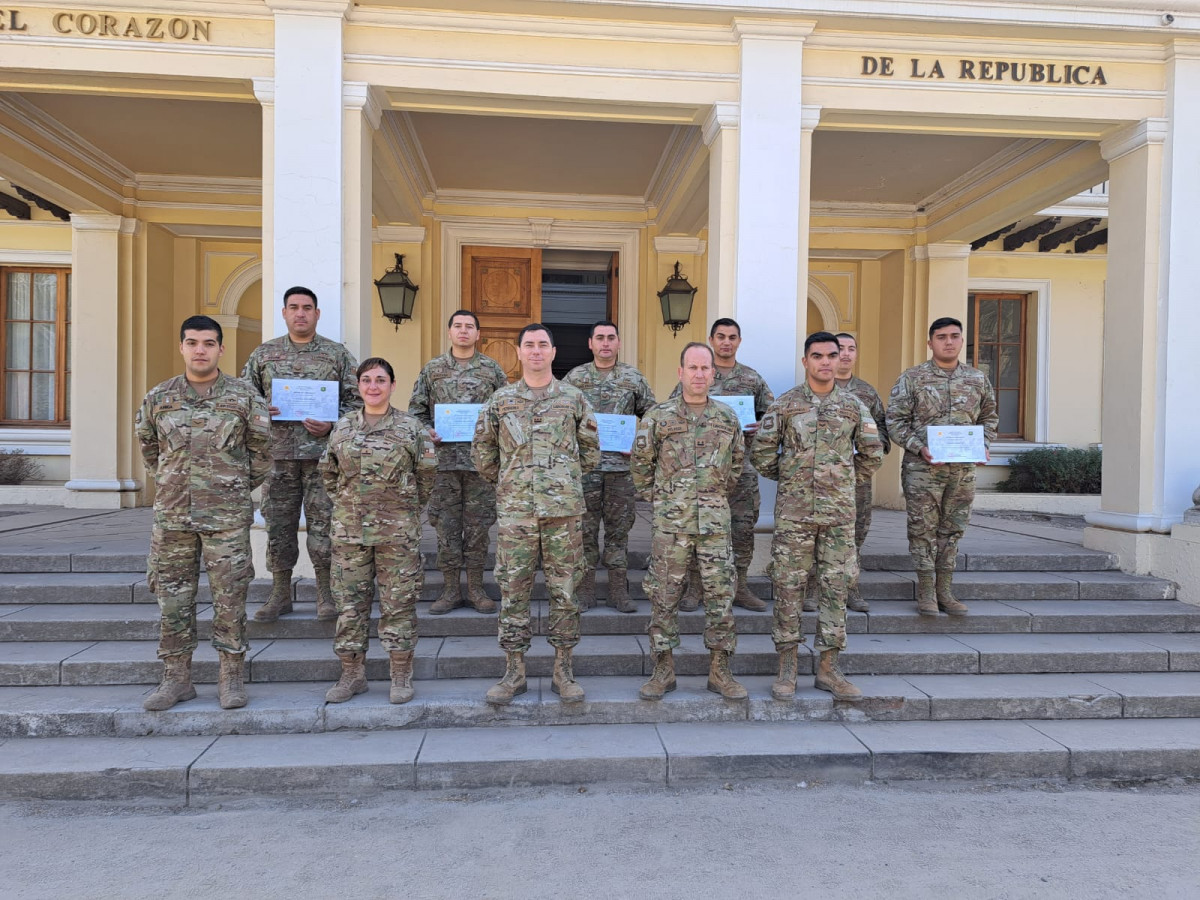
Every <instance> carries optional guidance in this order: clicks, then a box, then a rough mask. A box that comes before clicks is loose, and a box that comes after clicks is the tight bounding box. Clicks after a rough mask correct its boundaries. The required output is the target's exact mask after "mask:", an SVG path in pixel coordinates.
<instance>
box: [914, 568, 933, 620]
mask: <svg viewBox="0 0 1200 900" xmlns="http://www.w3.org/2000/svg"><path fill="white" fill-rule="evenodd" d="M917 612H919V613H920V614H921V615H923V616H936V615H937V614H938V604H937V597H936V596H935V595H934V592H933V573H932V572H918V573H917Z"/></svg>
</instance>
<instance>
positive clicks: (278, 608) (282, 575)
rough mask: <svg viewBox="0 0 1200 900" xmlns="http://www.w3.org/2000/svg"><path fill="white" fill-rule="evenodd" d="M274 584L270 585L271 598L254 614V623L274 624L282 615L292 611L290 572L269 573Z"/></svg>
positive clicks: (289, 570) (286, 570) (288, 570)
mask: <svg viewBox="0 0 1200 900" xmlns="http://www.w3.org/2000/svg"><path fill="white" fill-rule="evenodd" d="M271 578H272V579H273V580H274V584H272V585H271V596H270V597H269V598H268V599H267V602H266V603H264V604H263V605H262V607H261V608H260V609H259V611H258V612H256V613H255V614H254V621H255V622H274V621H275V620H276V619H278V618H279V617H280V616H282V615H286V614H287V613H290V612H291V611H292V570H291V569H284V570H283V571H282V572H273V573H271Z"/></svg>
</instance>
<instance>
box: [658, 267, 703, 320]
mask: <svg viewBox="0 0 1200 900" xmlns="http://www.w3.org/2000/svg"><path fill="white" fill-rule="evenodd" d="M697 290H699V288H694V287H692V286H691V284H689V283H688V280H687V278H685V277H684V276H683V275H682V274H680V272H679V262H678V260H677V261H676V262H675V274H674V275H672V276H671V277H670V278H668V279H667V283H666V285H665V286H664V287H663V289H662V290H661V291H659V292H658V301H659V303H661V304H662V317H663V324H664V325H666V326H667V327H668V328H670V329H671V336H672V337H678V336H679V329H681V328H682V327H683V326H684V325H686V324H687V323H688V322H690V321H691V320H692V301H693V300H694V299H695V298H696V291H697Z"/></svg>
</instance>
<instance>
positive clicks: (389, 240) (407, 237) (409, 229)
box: [371, 225, 426, 244]
mask: <svg viewBox="0 0 1200 900" xmlns="http://www.w3.org/2000/svg"><path fill="white" fill-rule="evenodd" d="M425 232H426V229H425V228H424V226H421V225H380V226H378V227H376V228H375V229H374V230H373V231H372V232H371V239H372V240H373V241H374V242H375V243H377V244H423V243H425Z"/></svg>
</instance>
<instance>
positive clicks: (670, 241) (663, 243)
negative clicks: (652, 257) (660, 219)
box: [654, 235, 708, 256]
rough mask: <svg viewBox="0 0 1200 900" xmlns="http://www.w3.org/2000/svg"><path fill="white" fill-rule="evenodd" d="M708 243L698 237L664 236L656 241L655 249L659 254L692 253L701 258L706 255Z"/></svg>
mask: <svg viewBox="0 0 1200 900" xmlns="http://www.w3.org/2000/svg"><path fill="white" fill-rule="evenodd" d="M707 243H708V242H707V241H702V240H700V238H697V237H687V236H682V237H680V236H675V235H663V236H662V237H656V238H655V239H654V249H655V250H657V251H658V252H659V253H691V254H693V255H695V256H700V255H701V254H703V253H704V248H705V247H706V246H707Z"/></svg>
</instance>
